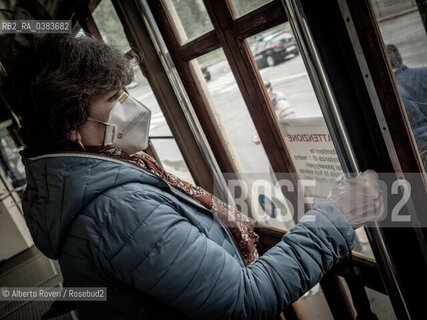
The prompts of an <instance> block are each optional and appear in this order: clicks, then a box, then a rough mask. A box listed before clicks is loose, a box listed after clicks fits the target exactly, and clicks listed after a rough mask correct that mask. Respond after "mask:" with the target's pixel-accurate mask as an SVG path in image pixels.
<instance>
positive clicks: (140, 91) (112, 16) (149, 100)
mask: <svg viewBox="0 0 427 320" xmlns="http://www.w3.org/2000/svg"><path fill="white" fill-rule="evenodd" d="M93 18H94V20H95V23H96V25H97V27H98V29H99V31H100V33H101V36H102V37H103V39H104V40H105V41H106V42H107V43H110V44H113V45H115V46H117V47H118V48H119V49H120V50H122V51H123V52H127V51H129V50H130V45H129V42H128V40H127V38H126V35H125V33H124V30H123V27H122V24H121V22H120V20H119V17H118V15H117V13H116V11H115V9H114V7H113V5H112V3H111V0H102V1H101V3H100V4H99V5H98V7H96V9H95V10H94V12H93ZM126 90H127V91H128V92H129V93H130V94H131V95H132V96H133V97H134V98H136V99H137V100H139V101H140V102H142V103H143V104H144V105H146V106H147V107H148V108H149V109H150V110H151V125H150V140H151V142H152V144H153V146H154V150H155V153H156V154H157V156H158V160H160V162H161V164H162V166H164V167H165V169H166V171H168V172H170V173H172V174H175V175H176V176H178V177H180V178H183V179H186V180H187V181H189V182H193V178H192V176H191V173H190V171H189V169H188V167H187V165H186V164H185V161H184V158H183V156H182V154H181V152H180V151H179V149H178V147H177V145H176V142H175V140H174V139H173V136H172V132H171V130H170V129H169V126H168V124H167V122H166V119H165V117H164V115H163V112H162V110H161V108H160V106H159V104H158V102H157V100H156V98H155V96H154V93H153V90H152V89H151V87H150V85H149V83H148V81H147V79H146V77H145V76H144V75H143V74H142V72H141V69H140V67H139V66H138V65H134V79H133V81H132V82H131V83H130V84H128V85H127V86H126ZM160 140H161V141H160ZM157 148H159V149H157Z"/></svg>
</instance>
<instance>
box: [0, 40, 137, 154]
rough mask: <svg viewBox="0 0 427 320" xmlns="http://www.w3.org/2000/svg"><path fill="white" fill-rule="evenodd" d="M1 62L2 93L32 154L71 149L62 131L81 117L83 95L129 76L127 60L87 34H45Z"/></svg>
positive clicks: (106, 88)
mask: <svg viewBox="0 0 427 320" xmlns="http://www.w3.org/2000/svg"><path fill="white" fill-rule="evenodd" d="M3 65H4V67H5V70H6V73H7V75H6V76H5V77H4V79H2V80H3V81H2V83H1V92H2V95H3V96H4V97H5V99H6V101H7V103H8V104H9V105H10V107H11V109H12V111H13V112H14V113H15V114H16V115H17V116H18V117H19V118H20V121H21V129H20V131H19V135H20V136H21V139H22V141H23V142H24V144H25V145H26V146H27V147H28V148H30V150H33V151H36V152H37V153H43V152H51V151H64V150H71V149H75V144H74V143H71V142H69V141H68V139H67V135H68V133H69V132H70V131H71V130H75V129H78V128H79V126H81V125H82V124H83V123H84V122H85V121H86V120H87V116H88V107H89V98H90V97H92V96H95V95H99V94H104V93H107V92H109V91H113V90H116V89H118V88H120V87H121V86H125V85H127V84H129V83H130V82H131V81H132V79H133V68H132V65H131V63H130V61H129V59H127V58H126V57H125V56H124V55H123V54H122V53H121V52H120V51H119V50H118V49H116V48H114V47H111V46H109V45H107V44H105V43H103V42H101V41H98V40H96V39H93V38H89V37H77V38H76V37H72V36H69V35H66V36H64V35H48V36H46V37H44V38H42V39H40V40H37V41H34V42H33V43H32V44H31V45H29V46H28V47H26V48H24V49H21V50H20V51H19V52H14V53H11V54H10V55H9V56H8V58H7V60H5V61H3Z"/></svg>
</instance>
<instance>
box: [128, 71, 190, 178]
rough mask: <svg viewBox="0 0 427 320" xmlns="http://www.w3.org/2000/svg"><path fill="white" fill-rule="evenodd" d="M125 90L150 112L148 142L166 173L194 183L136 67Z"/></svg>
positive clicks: (150, 92)
mask: <svg viewBox="0 0 427 320" xmlns="http://www.w3.org/2000/svg"><path fill="white" fill-rule="evenodd" d="M126 90H127V91H128V92H129V94H130V95H132V96H133V97H134V98H136V99H137V100H139V101H140V102H142V103H143V104H144V105H146V106H147V107H148V108H149V109H150V110H151V125H150V141H151V143H152V144H153V147H154V152H155V153H156V155H157V156H158V159H159V160H160V162H161V164H162V166H163V167H164V168H165V170H166V171H167V172H169V173H172V174H174V175H176V176H177V177H179V178H182V179H184V180H186V181H188V182H190V183H194V181H193V178H192V177H191V174H190V171H189V170H188V168H187V165H186V164H185V161H184V158H183V157H182V154H181V152H180V151H179V149H178V146H177V144H176V142H175V140H174V139H173V136H172V132H171V131H170V129H169V126H168V124H167V122H166V119H165V117H164V116H163V112H162V110H161V109H160V106H159V104H158V103H157V99H156V98H155V96H154V93H153V91H152V90H151V87H150V85H149V84H148V81H147V79H146V78H145V77H144V75H143V74H142V72H141V69H140V68H139V67H138V66H135V67H134V80H133V82H132V83H130V84H129V85H128V86H126Z"/></svg>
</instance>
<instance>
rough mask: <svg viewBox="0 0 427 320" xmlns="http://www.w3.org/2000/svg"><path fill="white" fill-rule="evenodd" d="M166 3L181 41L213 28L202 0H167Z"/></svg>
mask: <svg viewBox="0 0 427 320" xmlns="http://www.w3.org/2000/svg"><path fill="white" fill-rule="evenodd" d="M166 3H167V7H168V9H169V12H170V14H171V16H172V18H173V19H174V22H175V27H176V28H177V31H178V34H179V37H180V39H181V41H182V42H187V41H188V40H191V39H193V38H195V37H198V36H200V35H201V34H203V33H206V32H208V31H210V30H212V29H213V26H212V23H211V20H210V19H209V16H208V13H207V12H206V8H205V6H204V4H203V2H202V1H197V0H167V1H166Z"/></svg>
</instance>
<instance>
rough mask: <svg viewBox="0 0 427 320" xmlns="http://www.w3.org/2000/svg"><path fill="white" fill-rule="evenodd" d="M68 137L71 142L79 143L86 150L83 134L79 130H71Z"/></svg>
mask: <svg viewBox="0 0 427 320" xmlns="http://www.w3.org/2000/svg"><path fill="white" fill-rule="evenodd" d="M67 138H68V140H70V141H71V142H75V143H77V144H78V145H79V146H80V147H81V148H82V149H83V150H85V147H84V145H83V143H82V136H81V135H80V133H79V132H78V131H77V130H71V131H70V132H69V133H68V134H67Z"/></svg>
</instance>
